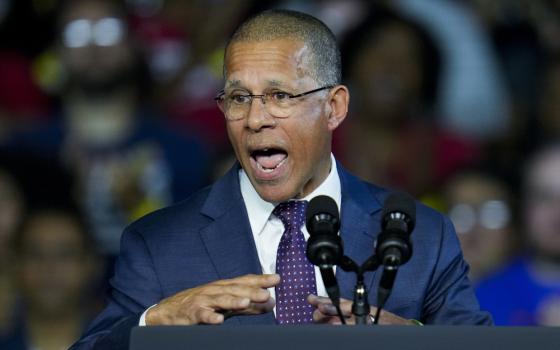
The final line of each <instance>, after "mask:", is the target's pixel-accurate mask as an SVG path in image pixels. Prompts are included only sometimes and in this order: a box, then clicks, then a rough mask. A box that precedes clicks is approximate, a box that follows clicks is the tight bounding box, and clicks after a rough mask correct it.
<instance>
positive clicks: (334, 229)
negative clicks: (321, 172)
mask: <svg viewBox="0 0 560 350" xmlns="http://www.w3.org/2000/svg"><path fill="white" fill-rule="evenodd" d="M305 223H306V225H305V227H306V228H307V232H309V239H308V240H307V249H306V255H307V259H308V260H309V261H310V262H311V263H312V264H313V265H316V266H319V270H320V271H321V277H322V278H323V284H324V285H325V289H326V291H327V294H328V296H329V298H330V299H331V301H332V303H333V305H334V306H335V307H336V309H337V312H338V316H339V317H340V320H341V322H342V323H343V324H345V320H344V317H343V316H342V312H341V310H340V290H339V288H338V282H337V280H336V277H335V275H334V271H333V267H334V266H336V265H338V264H339V262H340V260H341V259H342V255H343V248H342V239H341V238H340V236H339V235H338V231H339V229H340V219H339V215H338V206H337V205H336V202H335V201H334V200H333V199H332V198H331V197H328V196H317V197H315V198H313V199H312V200H311V201H310V202H309V205H308V206H307V211H306V220H305Z"/></svg>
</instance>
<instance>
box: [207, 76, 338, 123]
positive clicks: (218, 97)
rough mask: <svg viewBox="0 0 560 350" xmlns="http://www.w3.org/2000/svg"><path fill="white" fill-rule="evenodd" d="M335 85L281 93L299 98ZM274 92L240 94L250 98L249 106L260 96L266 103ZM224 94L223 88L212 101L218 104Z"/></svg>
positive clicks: (222, 99)
mask: <svg viewBox="0 0 560 350" xmlns="http://www.w3.org/2000/svg"><path fill="white" fill-rule="evenodd" d="M335 86H336V85H325V86H323V87H320V88H317V89H313V90H309V91H305V92H302V93H299V94H296V95H292V94H289V93H287V92H283V93H285V94H286V95H288V98H290V99H293V98H299V97H303V96H306V95H310V94H313V93H316V92H319V91H323V90H327V89H332V88H334V87H335ZM274 93H276V92H271V93H266V94H246V95H242V96H244V97H248V98H249V99H250V101H249V103H248V104H247V105H248V106H250V105H251V104H252V103H253V99H254V98H260V99H261V101H262V103H263V105H266V99H267V96H271V95H273V94H274ZM225 94H226V92H225V91H224V90H221V91H220V92H219V93H218V94H217V95H216V97H214V101H216V102H217V103H218V104H219V103H220V102H222V101H224V100H225V99H224V97H225ZM225 114H226V113H225V111H224V115H225ZM225 116H226V119H229V118H227V115H225ZM242 119H244V118H239V119H232V120H242Z"/></svg>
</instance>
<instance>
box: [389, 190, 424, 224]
mask: <svg viewBox="0 0 560 350" xmlns="http://www.w3.org/2000/svg"><path fill="white" fill-rule="evenodd" d="M394 212H401V213H403V214H405V215H406V216H407V217H408V220H410V222H411V224H412V226H414V223H415V222H416V204H415V202H414V198H412V196H410V195H409V194H408V193H406V192H394V193H392V194H390V195H389V197H387V199H385V203H384V205H383V214H382V217H383V218H385V217H386V216H387V215H388V214H390V213H394Z"/></svg>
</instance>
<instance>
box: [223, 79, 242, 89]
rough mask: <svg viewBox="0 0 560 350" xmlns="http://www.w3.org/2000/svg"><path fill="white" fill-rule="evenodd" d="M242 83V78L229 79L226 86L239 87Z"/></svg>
mask: <svg viewBox="0 0 560 350" xmlns="http://www.w3.org/2000/svg"><path fill="white" fill-rule="evenodd" d="M240 85H241V80H228V81H227V82H226V88H228V87H238V86H240Z"/></svg>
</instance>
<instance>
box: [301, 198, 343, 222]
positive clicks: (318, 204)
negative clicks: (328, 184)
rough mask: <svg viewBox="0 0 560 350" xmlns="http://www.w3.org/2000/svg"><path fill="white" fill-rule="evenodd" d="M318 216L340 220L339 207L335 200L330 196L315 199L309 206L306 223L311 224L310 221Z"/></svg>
mask: <svg viewBox="0 0 560 350" xmlns="http://www.w3.org/2000/svg"><path fill="white" fill-rule="evenodd" d="M318 214H327V215H330V216H332V217H333V218H335V219H337V220H338V219H339V216H338V206H337V205H336V202H335V201H334V199H332V198H331V197H329V196H317V197H314V198H313V199H312V200H311V201H310V202H309V205H308V206H307V211H306V213H305V222H306V223H307V224H309V222H310V220H312V219H313V217H314V216H315V215H318Z"/></svg>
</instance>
